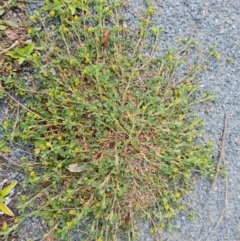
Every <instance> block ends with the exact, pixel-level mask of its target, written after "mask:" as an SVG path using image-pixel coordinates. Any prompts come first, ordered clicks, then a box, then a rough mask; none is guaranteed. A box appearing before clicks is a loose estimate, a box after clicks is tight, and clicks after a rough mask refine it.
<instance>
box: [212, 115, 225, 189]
mask: <svg viewBox="0 0 240 241" xmlns="http://www.w3.org/2000/svg"><path fill="white" fill-rule="evenodd" d="M226 129H227V114H226V113H225V115H224V127H223V135H222V143H221V149H220V154H219V158H218V164H217V168H216V173H215V177H214V180H213V184H212V186H211V188H210V191H212V190H213V188H214V186H215V184H216V181H217V177H218V173H219V169H220V165H221V163H222V161H223V160H224V147H225V139H226Z"/></svg>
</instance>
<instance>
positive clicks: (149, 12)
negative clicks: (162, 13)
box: [148, 7, 154, 16]
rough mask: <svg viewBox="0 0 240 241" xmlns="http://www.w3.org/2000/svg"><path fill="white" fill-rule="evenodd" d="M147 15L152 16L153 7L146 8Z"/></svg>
mask: <svg viewBox="0 0 240 241" xmlns="http://www.w3.org/2000/svg"><path fill="white" fill-rule="evenodd" d="M148 14H149V15H150V16H152V15H153V14H154V8H153V7H149V8H148Z"/></svg>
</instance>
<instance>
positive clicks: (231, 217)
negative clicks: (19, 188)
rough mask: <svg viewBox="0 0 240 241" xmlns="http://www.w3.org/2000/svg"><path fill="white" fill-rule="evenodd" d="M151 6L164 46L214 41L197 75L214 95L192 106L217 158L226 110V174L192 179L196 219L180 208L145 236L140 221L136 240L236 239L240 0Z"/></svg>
mask: <svg viewBox="0 0 240 241" xmlns="http://www.w3.org/2000/svg"><path fill="white" fill-rule="evenodd" d="M129 3H130V4H131V6H132V8H129V11H130V12H131V13H129V14H126V20H127V22H128V23H130V22H131V21H134V11H139V10H140V9H141V8H144V5H143V1H142V0H131V1H129ZM38 6H41V3H39V2H38V3H33V4H30V5H29V10H31V11H33V10H34V9H36V7H38ZM155 6H156V11H155V16H154V18H153V21H152V22H153V25H155V26H157V27H160V28H162V29H163V30H164V32H163V35H162V42H161V48H162V50H166V49H167V48H169V47H174V46H176V45H175V42H176V40H177V39H178V38H186V37H188V36H191V37H193V38H194V39H195V40H197V41H198V42H199V47H200V48H202V49H203V50H206V49H207V48H208V47H209V46H210V45H214V46H216V47H217V49H218V51H219V52H220V53H221V58H220V60H218V61H213V62H212V63H211V65H210V66H209V68H208V69H207V70H206V71H205V72H204V73H202V74H201V75H200V76H199V77H198V81H199V82H200V85H201V87H202V90H203V91H207V90H211V91H213V92H215V93H216V94H217V99H216V101H214V103H212V104H211V105H210V106H207V107H201V108H196V110H195V111H196V113H197V114H198V115H199V116H201V118H203V119H204V120H205V123H206V128H205V130H206V131H205V135H204V137H203V140H212V141H213V143H214V146H215V150H216V154H215V161H216V160H217V153H218V151H219V148H218V142H219V140H220V142H221V136H222V131H223V125H224V113H225V112H227V114H228V126H227V135H226V143H225V147H224V148H225V162H226V165H227V171H228V176H227V179H226V180H224V179H221V178H218V181H217V183H216V186H215V188H214V190H213V191H212V192H209V191H208V189H209V187H210V186H211V183H209V182H208V181H207V180H198V181H197V182H196V185H195V188H194V190H193V191H192V193H191V195H189V196H188V197H185V199H184V202H189V203H191V207H192V209H193V210H194V211H195V213H196V218H195V220H193V221H190V220H188V217H187V216H186V214H184V213H180V214H179V215H177V217H176V218H175V219H174V226H175V230H174V231H172V232H168V231H164V232H163V233H162V234H161V235H160V237H158V239H157V238H155V237H153V236H151V235H149V231H148V224H147V223H146V224H141V225H140V231H141V236H140V238H139V240H140V241H148V240H149V241H153V240H161V241H181V240H184V241H185V240H189V241H198V240H199V241H200V240H202V241H207V240H208V241H227V240H229V241H238V240H240V205H239V203H240V185H239V184H240V175H239V173H240V160H239V156H240V131H239V130H240V118H239V117H240V108H239V105H240V88H239V86H240V71H239V70H240V47H239V38H240V28H239V26H240V1H236V0H228V1H227V0H205V1H203V0H179V1H177V0H155ZM188 58H189V59H188V60H189V61H192V62H193V61H195V60H196V55H193V56H189V57H188ZM227 58H233V60H234V61H233V63H231V64H227V63H226V59H227ZM180 74H181V73H180ZM182 74H183V73H182ZM0 107H1V109H0V119H1V117H2V119H3V116H4V114H3V113H4V111H3V109H2V108H4V107H3V105H2V103H0ZM216 137H217V138H216ZM15 155H16V153H15ZM12 158H13V157H12ZM4 173H5V172H4ZM0 177H1V174H0ZM8 177H9V178H10V179H18V180H19V181H20V180H21V178H22V176H21V174H20V173H19V172H17V171H13V172H9V173H8ZM226 181H227V184H228V186H227V189H226ZM226 191H227V205H226V212H225V214H224V218H223V219H222V220H221V222H220V223H219V225H218V226H217V228H216V229H215V231H214V232H213V233H212V235H211V236H210V237H209V238H208V236H209V234H210V233H211V232H212V230H213V228H214V227H215V225H216V224H217V222H218V219H219V216H220V215H221V212H222V208H223V207H224V204H225V201H226V200H225V192H226ZM43 230H47V228H46V225H45V224H44V223H41V222H40V221H39V220H38V219H33V218H32V219H29V220H27V221H26V222H25V223H24V224H23V225H22V229H21V234H20V237H19V239H18V241H25V240H27V238H32V239H33V240H38V239H37V238H38V237H39V234H40V233H41V231H43ZM72 240H74V241H78V240H81V233H74V234H73V236H72ZM66 241H67V240H66Z"/></svg>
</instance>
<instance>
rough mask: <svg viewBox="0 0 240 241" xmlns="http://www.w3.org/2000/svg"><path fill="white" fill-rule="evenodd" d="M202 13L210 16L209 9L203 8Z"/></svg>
mask: <svg viewBox="0 0 240 241" xmlns="http://www.w3.org/2000/svg"><path fill="white" fill-rule="evenodd" d="M202 15H203V16H205V17H207V16H208V10H207V9H203V11H202Z"/></svg>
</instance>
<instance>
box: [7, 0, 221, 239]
mask: <svg viewBox="0 0 240 241" xmlns="http://www.w3.org/2000/svg"><path fill="white" fill-rule="evenodd" d="M70 2H71V4H69V3H70ZM80 2H81V4H80V3H79V1H75V2H74V1H67V0H63V1H59V0H53V1H48V0H46V1H45V6H44V7H42V9H41V11H38V12H35V14H34V15H33V16H30V19H31V25H29V29H28V34H29V36H30V37H31V38H32V39H33V41H34V43H35V48H34V49H31V53H30V51H29V54H28V56H27V58H25V59H24V61H26V62H28V63H30V64H32V65H33V66H34V69H33V74H32V76H29V77H28V83H27V84H26V80H25V79H24V78H20V77H19V76H18V75H17V74H12V75H11V76H9V77H8V78H2V81H3V87H2V91H4V92H5V94H6V96H8V97H9V98H11V97H12V95H10V94H9V91H10V89H12V88H13V87H14V89H15V93H16V95H18V96H19V97H20V98H23V99H24V102H25V103H26V104H25V105H24V106H23V107H24V108H22V109H21V111H20V117H19V122H18V129H16V130H14V132H12V130H11V127H6V128H5V130H6V132H7V133H6V138H8V137H9V134H8V133H11V137H12V136H13V134H14V133H16V135H15V136H14V138H15V140H16V141H18V142H21V143H22V144H31V145H32V146H33V147H34V153H35V158H34V160H32V161H28V160H26V159H25V158H22V166H23V168H24V170H25V174H26V175H25V181H24V187H25V188H27V190H31V191H32V195H31V196H30V195H29V196H22V197H21V200H20V201H19V204H18V209H19V214H20V216H24V215H26V213H28V211H29V209H31V210H35V211H34V212H33V214H34V215H35V216H39V217H40V218H41V219H43V220H45V221H47V222H48V224H49V227H51V228H53V229H54V234H55V236H57V237H59V238H61V239H63V240H70V231H71V230H74V229H76V228H79V227H84V232H83V233H84V236H85V239H86V240H98V241H100V240H104V241H105V240H106V241H107V240H116V239H117V235H118V234H119V233H120V231H123V233H124V234H126V236H127V237H128V240H133V239H135V238H136V237H137V236H138V231H137V223H136V221H137V220H148V221H150V223H151V229H150V233H152V234H156V233H157V232H158V230H159V229H161V228H164V227H165V224H167V223H168V222H169V221H170V219H172V217H174V215H175V214H176V213H177V212H178V211H179V210H182V209H183V206H182V203H181V198H182V196H184V195H185V194H187V193H188V192H189V190H190V188H191V186H192V185H191V183H192V181H191V180H192V179H191V173H192V171H195V172H199V173H200V174H201V175H203V176H208V177H212V175H213V172H214V163H213V162H212V161H211V160H210V159H211V155H212V153H213V148H212V143H211V142H208V143H206V145H204V146H202V145H200V144H198V142H197V141H196V140H197V138H198V137H200V136H201V134H202V130H203V127H204V122H203V121H202V120H201V119H199V118H198V117H197V116H194V114H193V113H192V107H193V105H195V104H197V103H199V102H205V101H209V100H212V99H213V96H211V95H207V94H204V95H203V96H201V97H200V98H197V97H196V93H197V91H198V90H199V86H198V84H197V83H196V81H195V77H196V75H197V74H198V73H199V72H200V71H201V70H202V69H203V68H204V66H205V65H206V63H207V61H208V60H209V58H210V57H212V56H215V57H217V56H219V53H218V52H217V51H216V50H215V49H211V50H210V52H209V53H207V54H206V56H205V58H204V59H203V61H202V62H198V63H196V64H193V65H192V66H190V67H189V68H188V70H187V71H186V75H185V76H184V77H183V78H180V77H178V74H177V73H178V72H177V70H178V69H179V68H181V66H185V62H184V58H186V56H185V54H186V53H190V52H191V50H193V51H197V50H196V49H195V48H196V45H197V43H196V42H195V41H193V40H187V41H182V40H181V41H179V43H180V45H182V47H181V48H179V50H169V51H168V52H167V53H165V54H164V55H159V54H158V51H159V50H158V47H159V37H160V35H161V30H160V29H158V28H156V27H155V26H152V24H151V17H152V15H153V14H154V6H151V5H148V6H147V10H146V12H145V14H143V15H142V16H141V17H140V18H139V19H138V27H137V29H131V28H130V27H125V26H124V24H123V23H124V15H122V14H121V12H122V11H123V6H122V3H121V1H113V2H112V3H111V4H110V3H108V2H107V1H104V0H98V1H94V0H92V1H87V0H86V1H80ZM53 23H54V24H53ZM56 23H58V24H56ZM15 51H17V50H15ZM18 52H19V51H18ZM156 56H158V57H156ZM21 62H22V61H21ZM23 64H24V63H23ZM11 99H13V98H11ZM16 105H18V104H16Z"/></svg>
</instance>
